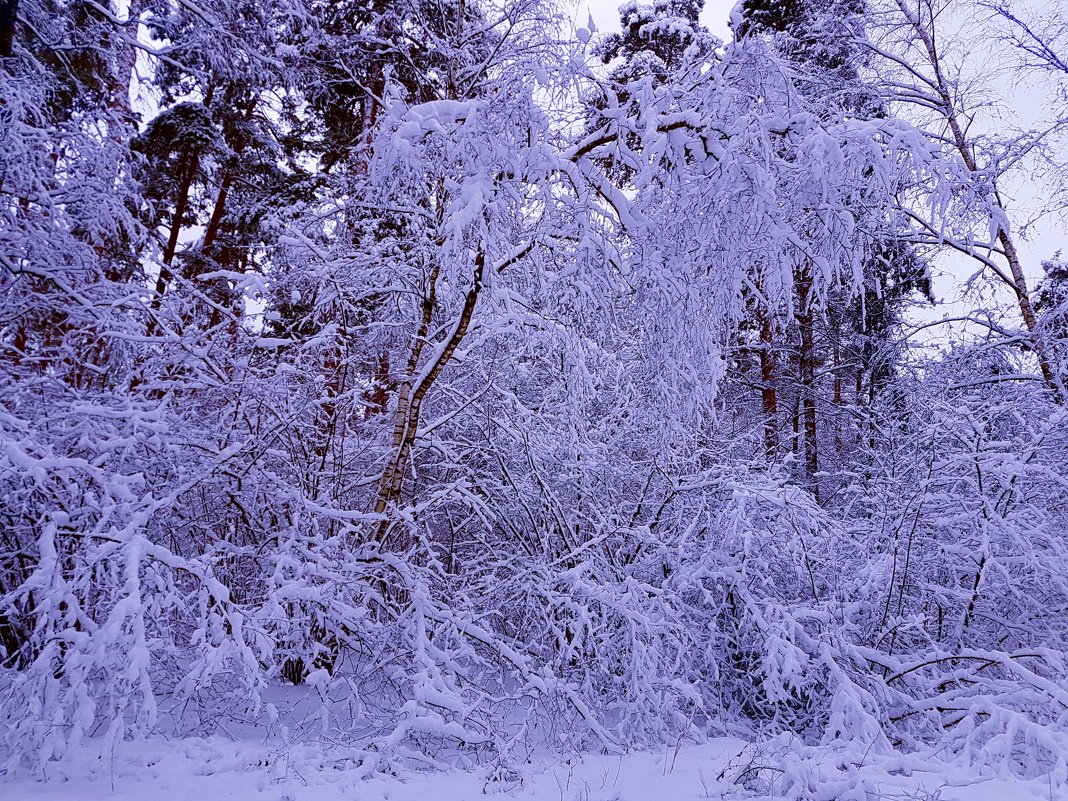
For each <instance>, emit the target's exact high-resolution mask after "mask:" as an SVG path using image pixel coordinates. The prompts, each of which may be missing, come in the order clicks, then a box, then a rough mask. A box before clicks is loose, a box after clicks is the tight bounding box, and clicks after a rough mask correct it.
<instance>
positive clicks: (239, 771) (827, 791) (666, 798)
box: [0, 738, 1063, 801]
mask: <svg viewBox="0 0 1068 801" xmlns="http://www.w3.org/2000/svg"><path fill="white" fill-rule="evenodd" d="M772 761H773V760H768V759H767V758H766V757H763V758H761V759H758V760H756V761H754V760H753V759H752V756H751V753H750V751H749V750H746V749H745V744H744V743H743V742H742V741H740V740H734V739H728V738H721V739H716V740H712V741H710V742H707V743H703V744H700V745H682V746H681V747H678V748H675V747H668V748H667V749H665V750H664V751H661V752H645V753H633V754H628V755H625V756H622V757H619V756H601V755H594V754H582V755H576V756H574V757H572V758H570V759H568V758H557V759H554V760H549V759H546V760H543V761H538V762H534V763H532V764H528V765H524V766H522V767H521V768H519V769H515V770H510V771H499V772H498V775H497V777H496V778H493V771H492V770H491V769H490V768H482V769H477V770H468V771H465V770H458V769H457V770H451V771H436V772H422V771H410V772H406V773H404V774H402V775H400V776H384V775H378V776H374V777H372V778H370V779H362V778H359V775H358V773H357V772H356V770H355V768H354V767H353V766H352V764H351V762H349V761H347V760H337V759H336V758H333V759H332V758H331V757H328V756H324V754H323V752H321V751H316V750H313V749H311V748H309V747H306V746H304V747H298V746H294V747H292V748H290V749H287V750H285V751H283V750H280V749H278V748H276V747H271V746H270V745H267V744H264V743H263V742H259V743H254V742H247V741H246V742H235V741H230V740H225V739H222V738H211V739H186V740H175V741H167V740H164V739H153V740H149V741H147V742H143V743H138V744H129V743H127V744H124V745H122V746H121V747H120V748H119V749H117V751H116V755H115V757H114V759H112V760H109V761H108V763H107V764H105V762H104V760H103V759H102V758H101V757H100V755H99V751H97V752H95V753H94V752H91V751H89V750H87V751H85V752H83V753H82V754H81V756H80V757H79V758H77V759H67V760H64V761H62V762H58V763H52V764H50V765H49V766H48V768H47V771H46V780H45V781H36V780H33V779H29V778H21V779H16V780H4V779H3V778H0V799H3V800H4V801H88V800H89V799H109V800H110V801H222V800H223V799H230V800H232V801H342V800H344V801H439V800H440V801H463V799H485V798H486V797H487V796H491V797H496V798H498V799H501V801H510V800H511V799H515V800H516V801H528V800H529V801H541V799H547V800H549V801H556V800H557V799H558V800H559V801H698V799H743V798H746V799H750V798H765V799H766V798H775V797H778V796H776V795H775V793H774V791H773V790H771V788H769V787H768V785H767V783H766V782H762V776H760V775H756V774H754V773H753V772H752V771H750V772H749V773H748V775H746V776H745V778H746V779H748V780H749V781H748V782H747V784H748V787H742V786H740V785H739V784H735V783H734V782H733V781H731V779H732V778H738V777H739V776H741V775H742V774H743V773H746V767H747V766H751V765H755V764H768V765H770V764H771V762H772ZM776 770H777V769H776V768H774V766H772V767H771V768H770V770H766V771H764V776H766V777H772V776H774V775H775V773H776ZM841 775H842V776H847V777H848V778H847V780H846V781H845V783H844V784H841V785H839V783H838V782H835V781H827V782H822V781H818V782H816V783H815V784H814V785H813V789H812V790H810V791H806V792H805V793H804V794H803V795H800V796H798V795H797V793H796V792H795V793H794V795H793V797H799V798H804V799H806V801H808V799H813V801H818V800H819V799H833V798H839V799H842V800H843V801H846V799H849V800H852V799H863V800H864V801H1039V799H1042V800H1043V801H1063V798H1062V797H1061V796H1059V795H1057V794H1056V793H1054V792H1050V791H1049V790H1048V789H1047V788H1046V787H1044V786H1043V785H1042V784H1041V783H1039V782H1033V783H1026V782H1010V781H1005V780H998V779H984V778H982V777H978V776H974V775H968V774H967V773H966V772H962V771H960V770H959V769H957V770H953V771H949V770H945V769H942V770H932V771H930V772H928V771H923V770H913V771H911V776H907V775H895V774H891V773H888V772H886V771H885V770H881V769H878V768H876V767H875V766H874V765H872V766H867V767H865V766H860V767H857V768H852V769H850V770H847V771H845V772H844V773H843V774H841ZM721 776H722V778H721ZM753 780H755V783H754V781H753ZM846 785H849V789H848V790H845V791H843V789H842V788H843V787H844V786H846ZM769 791H770V792H771V795H769V794H768V792H769Z"/></svg>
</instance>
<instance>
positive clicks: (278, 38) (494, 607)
mask: <svg viewBox="0 0 1068 801" xmlns="http://www.w3.org/2000/svg"><path fill="white" fill-rule="evenodd" d="M700 10H701V3H700V2H697V1H696V0H657V2H655V3H653V4H652V5H635V4H629V5H627V6H624V7H623V9H622V10H621V22H622V26H621V27H622V32H621V33H619V34H612V35H608V36H600V35H597V34H596V32H595V31H594V32H591V31H589V30H586V29H580V30H579V31H578V32H577V35H574V34H573V33H570V32H569V31H568V30H567V28H566V26H565V25H564V22H563V20H565V19H566V16H563V15H562V14H561V12H560V10H559V9H557V8H555V7H554V6H553V5H552V3H550V2H548V0H493V1H491V0H399V1H393V2H370V3H367V2H341V3H337V2H320V1H319V0H240V2H234V0H206V1H205V2H199V3H196V4H193V3H187V2H185V0H132V1H131V2H130V3H121V4H116V5H107V4H105V3H102V2H82V0H21V2H19V3H18V4H14V3H0V521H2V529H0V753H2V754H3V756H4V759H5V763H4V764H5V765H6V769H7V770H24V769H29V770H39V769H40V768H41V766H42V765H43V764H44V763H45V762H47V761H48V760H50V759H53V758H58V757H61V756H62V755H63V754H64V753H66V752H67V751H68V750H70V749H71V748H74V747H76V746H77V745H78V744H79V742H81V740H82V739H83V738H88V737H103V738H106V742H108V743H114V742H116V741H118V740H120V739H122V738H126V737H138V736H144V735H146V734H149V733H152V732H156V731H164V732H170V733H179V734H180V733H190V732H203V731H211V730H212V729H213V726H215V725H218V724H219V723H220V722H221V721H226V720H240V721H243V722H245V723H252V724H256V725H261V726H264V727H268V728H270V729H272V730H273V729H275V728H276V727H280V726H283V725H284V726H286V731H287V732H288V735H287V736H291V737H295V736H298V735H299V736H305V737H321V738H323V739H324V740H329V741H330V742H332V743H342V744H344V746H345V747H346V748H348V749H350V752H351V754H353V755H354V758H355V759H357V760H358V761H359V763H360V764H361V765H362V769H363V770H365V771H367V772H372V771H375V770H380V769H383V768H386V767H388V766H389V765H390V764H391V763H393V762H396V761H399V760H422V761H426V762H430V763H433V762H434V761H435V760H436V759H438V758H439V757H442V756H443V755H445V754H449V755H457V754H458V755H460V756H461V757H462V758H464V759H470V760H478V759H497V760H507V759H510V758H514V757H515V756H516V755H517V754H520V753H525V749H533V748H538V747H542V746H545V745H547V744H551V745H553V746H554V747H565V748H586V747H595V748H604V749H608V750H610V751H618V750H623V749H626V748H631V747H636V746H641V745H643V744H651V743H657V742H664V741H666V740H668V739H670V740H671V741H673V742H674V741H678V740H679V738H681V737H684V736H685V737H701V736H704V735H708V734H712V733H716V732H723V731H730V732H735V733H743V734H747V735H755V734H757V733H771V732H776V733H781V732H788V733H790V734H792V735H795V736H796V737H797V739H796V740H795V741H794V742H795V743H796V748H797V749H803V748H805V747H808V746H814V745H822V746H823V747H828V748H835V749H841V750H843V751H844V752H846V753H851V754H862V755H864V757H863V758H870V759H875V758H878V757H879V756H880V755H884V756H885V755H891V754H894V753H895V752H900V751H904V752H908V753H918V754H921V755H922V754H939V755H941V757H940V758H943V759H947V758H953V759H960V760H964V761H967V762H974V763H975V764H983V765H986V766H987V767H988V768H990V767H993V768H995V769H999V770H1004V771H1010V772H1016V773H1021V774H1027V775H1037V774H1041V773H1049V775H1050V777H1051V778H1050V781H1051V782H1068V776H1066V774H1065V771H1066V765H1065V760H1066V755H1068V684H1066V679H1065V677H1066V675H1068V646H1066V643H1068V582H1066V576H1068V537H1066V532H1068V480H1066V478H1068V476H1066V474H1065V471H1064V466H1065V464H1066V463H1068V421H1066V420H1065V411H1064V410H1063V406H1062V404H1063V399H1064V385H1065V375H1066V366H1065V365H1066V357H1068V345H1066V343H1068V326H1066V325H1065V319H1068V311H1066V304H1068V291H1066V289H1065V282H1066V281H1068V278H1066V270H1065V265H1064V263H1063V262H1061V261H1059V260H1057V259H1053V260H1051V261H1049V262H1047V263H1046V265H1045V275H1046V278H1045V280H1044V281H1043V282H1042V284H1041V286H1040V287H1038V289H1037V290H1036V291H1035V292H1034V293H1033V294H1032V292H1031V291H1030V290H1029V288H1028V286H1027V283H1026V277H1025V269H1029V270H1031V271H1032V272H1036V270H1035V269H1034V268H1035V267H1036V266H1037V265H1025V264H1023V263H1022V261H1021V258H1022V257H1021V256H1020V255H1019V253H1018V251H1017V246H1016V241H1017V238H1018V233H1017V231H1016V229H1015V228H1014V226H1013V224H1012V223H1011V221H1010V217H1009V214H1008V209H1009V203H1008V202H1007V201H1006V200H1005V199H1004V197H1003V192H1004V184H1005V183H1006V182H1007V181H1008V180H1009V179H1008V178H1007V177H1006V176H1008V175H1009V172H1010V170H1011V169H1014V168H1018V167H1019V166H1021V165H1023V164H1025V163H1027V162H1026V159H1027V158H1030V157H1032V156H1034V154H1036V153H1043V154H1045V155H1046V156H1049V155H1050V154H1051V153H1052V154H1054V155H1055V147H1056V145H1057V142H1058V141H1059V140H1058V139H1057V138H1056V137H1057V136H1059V135H1060V130H1061V128H1060V126H1059V124H1057V123H1056V122H1054V124H1051V125H1050V126H1047V127H1046V128H1044V129H1042V131H1039V132H1023V133H1020V134H1017V135H1013V136H1008V135H1003V136H995V135H994V134H992V133H991V134H985V133H984V134H982V135H980V134H978V133H976V130H977V129H973V127H972V123H973V122H974V119H975V115H976V107H974V106H972V105H969V102H970V101H969V100H968V99H967V96H966V94H965V91H964V90H965V88H966V87H965V84H964V83H963V81H961V82H958V74H959V70H960V69H963V67H962V63H960V62H956V61H952V60H951V58H950V57H951V56H952V55H953V51H952V50H950V51H949V52H948V54H947V53H943V51H942V50H941V49H940V47H941V44H940V43H941V42H942V39H941V38H940V37H941V32H940V31H939V37H938V38H936V36H935V26H936V23H937V24H939V25H941V24H943V21H942V20H943V18H944V17H945V16H947V15H948V14H949V12H945V13H944V14H943V11H944V9H942V8H941V7H940V6H936V5H932V4H931V3H929V2H927V1H926V0H924V2H921V3H920V5H919V6H918V7H913V6H910V5H908V4H904V3H902V4H896V5H895V4H889V5H887V6H885V7H882V6H880V7H878V8H875V7H871V8H867V7H865V6H864V5H863V3H860V2H854V1H853V0H842V1H841V2H838V0H811V1H810V2H808V1H806V2H794V3H780V2H774V0H746V2H744V3H742V4H741V5H740V6H739V7H738V8H737V9H736V11H735V16H734V18H733V21H732V24H733V27H734V30H735V34H736V37H735V41H734V42H732V43H729V44H724V43H722V42H719V41H718V40H716V39H715V37H713V36H711V35H710V34H709V33H708V32H707V30H705V29H704V28H703V27H702V26H701V24H700V23H699V20H698V15H699V13H700ZM990 13H991V14H992V15H994V16H993V17H992V19H993V20H995V21H994V22H992V23H991V24H992V25H993V26H995V33H998V34H1002V35H1009V36H1014V37H1016V39H1017V40H1019V41H1024V42H1026V43H1030V45H1031V47H1030V49H1027V48H1024V49H1023V50H1021V51H1020V52H1021V54H1022V55H1023V56H1024V58H1025V59H1032V60H1033V59H1034V58H1035V57H1036V53H1037V54H1038V56H1040V57H1042V58H1044V59H1045V61H1042V66H1044V67H1045V68H1047V69H1048V70H1049V74H1050V75H1053V76H1054V78H1055V79H1058V78H1057V75H1058V73H1057V72H1056V70H1055V69H1053V67H1051V66H1050V65H1053V66H1055V58H1056V57H1057V55H1056V54H1057V49H1056V48H1057V47H1058V46H1059V44H1060V42H1059V40H1058V39H1056V38H1055V37H1049V38H1048V39H1042V38H1041V36H1042V35H1043V34H1042V31H1043V30H1047V28H1038V27H1035V28H1027V27H1023V28H1022V29H1020V28H1012V27H1011V26H1013V25H1016V26H1022V25H1023V23H1022V22H1021V21H1020V20H1021V19H1022V18H1021V17H1019V16H1016V15H1014V14H1013V13H1010V10H1009V9H1008V7H998V8H996V9H994V8H992V9H990ZM1021 13H1022V12H1021ZM1046 22H1047V23H1049V21H1048V20H1047V21H1046ZM1010 28H1011V30H1010ZM1006 31H1008V33H1007V34H1006ZM1027 36H1030V37H1031V38H1030V39H1028V38H1027ZM1035 41H1039V42H1041V43H1043V44H1044V46H1045V47H1046V49H1045V50H1036V48H1035V46H1034V42H1035ZM936 43H938V46H936ZM1051 165H1052V166H1053V167H1056V164H1055V160H1054V161H1047V162H1045V166H1046V167H1047V168H1048V167H1050V166H1051ZM949 251H955V252H963V253H964V254H966V255H967V256H970V257H971V258H973V259H975V260H976V261H977V262H978V263H979V264H980V269H981V270H982V272H981V273H979V274H978V275H977V276H975V277H973V279H972V283H973V284H977V285H980V286H988V287H992V286H997V285H999V284H1000V285H1003V286H1007V288H1008V289H1009V290H1010V294H1009V295H1008V301H1009V303H1008V304H1006V308H1007V309H1008V311H1004V312H998V311H997V309H996V308H985V307H984V308H983V309H976V310H975V311H974V313H972V314H970V315H969V317H970V318H971V319H972V320H973V322H974V321H979V322H982V323H983V325H984V326H985V328H984V330H985V331H988V332H989V333H988V334H986V335H984V337H982V338H978V337H972V338H971V339H968V340H966V341H963V344H960V345H959V346H957V347H956V348H954V349H952V350H950V351H947V352H943V353H939V354H938V355H937V356H931V355H930V353H929V352H927V351H914V350H913V349H912V348H910V347H909V343H910V342H916V341H922V340H923V336H924V335H923V333H922V330H921V331H919V332H918V331H916V330H912V329H910V327H909V324H908V323H907V320H908V315H907V311H908V307H909V305H910V304H922V303H924V302H925V299H927V298H930V296H931V275H930V264H931V263H932V262H933V260H935V259H937V258H939V257H940V256H941V254H943V253H945V252H949ZM988 279H989V280H988ZM923 330H927V329H923ZM973 330H974V329H973ZM806 744H807V745H806ZM797 792H801V793H802V794H803V792H804V789H803V788H802V789H800V790H797ZM799 797H800V796H799Z"/></svg>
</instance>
